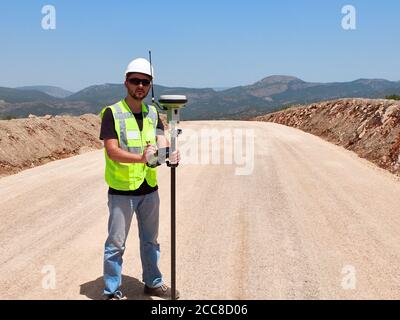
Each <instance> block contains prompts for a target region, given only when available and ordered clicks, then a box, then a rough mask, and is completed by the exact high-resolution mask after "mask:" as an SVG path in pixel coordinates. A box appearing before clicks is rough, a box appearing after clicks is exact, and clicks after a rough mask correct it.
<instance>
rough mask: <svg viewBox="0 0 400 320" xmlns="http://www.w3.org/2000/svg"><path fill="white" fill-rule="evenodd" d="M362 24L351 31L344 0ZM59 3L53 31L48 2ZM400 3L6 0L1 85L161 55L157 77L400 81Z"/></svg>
mask: <svg viewBox="0 0 400 320" xmlns="http://www.w3.org/2000/svg"><path fill="white" fill-rule="evenodd" d="M347 4H350V5H353V6H354V7H355V8H356V18H357V20H356V30H347V31H346V30H344V29H343V28H342V24H341V23H342V18H343V17H344V14H342V12H341V10H342V7H343V6H344V5H347ZM45 5H53V6H54V7H55V9H56V29H55V30H43V29H42V26H41V21H42V18H43V17H44V15H43V14H42V13H41V11H42V7H43V6H45ZM399 12H400V1H397V0H384V1H377V0H369V1H365V0H362V1H361V0H348V1H338V0H327V1H321V0H280V1H266V0H264V1H262V0H258V1H255V0H247V1H235V0H230V1H228V0H218V1H217V0H214V1H211V0H203V1H188V0H187V1H178V0H169V1H165V0H164V1H162V0H153V1H136V0H130V1H122V0H121V1H92V0H85V1H78V0H62V1H61V0H54V1H47V0H43V1H38V0H29V1H28V0H25V1H23V0H13V1H11V0H3V1H1V2H0V43H1V44H0V45H1V47H0V55H1V56H0V57H1V59H0V86H6V87H15V86H22V85H39V84H43V85H56V86H61V87H63V88H65V89H69V90H73V91H77V90H80V89H82V88H84V87H86V86H89V85H93V84H102V83H119V82H122V81H123V73H124V69H125V67H126V65H127V64H128V63H129V61H130V60H132V59H133V58H135V57H139V56H142V57H147V54H148V50H149V49H151V50H152V52H153V63H154V67H155V72H156V74H155V76H156V78H155V82H156V83H158V84H162V85H166V86H185V87H230V86H237V85H246V84H250V83H253V82H256V81H258V80H260V79H262V78H264V77H266V76H269V75H274V74H284V75H293V76H296V77H299V78H301V79H303V80H305V81H312V82H334V81H351V80H355V79H358V78H385V79H388V80H396V81H398V80H400V62H399V61H400V59H399V56H400V41H399V35H400V19H398V13H399Z"/></svg>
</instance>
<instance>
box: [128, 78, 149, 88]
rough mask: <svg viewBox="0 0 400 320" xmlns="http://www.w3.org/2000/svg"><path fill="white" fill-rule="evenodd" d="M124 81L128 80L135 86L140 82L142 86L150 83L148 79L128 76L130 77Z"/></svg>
mask: <svg viewBox="0 0 400 320" xmlns="http://www.w3.org/2000/svg"><path fill="white" fill-rule="evenodd" d="M126 81H128V82H129V83H130V84H133V85H135V86H138V85H140V84H142V85H143V87H148V86H149V85H150V83H151V81H150V80H147V79H139V78H130V79H128V80H126Z"/></svg>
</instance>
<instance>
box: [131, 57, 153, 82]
mask: <svg viewBox="0 0 400 320" xmlns="http://www.w3.org/2000/svg"><path fill="white" fill-rule="evenodd" d="M150 68H151V70H150ZM130 72H137V73H143V74H147V75H148V76H150V77H154V69H153V67H152V66H150V62H148V61H147V60H146V59H144V58H137V59H135V60H132V61H131V62H130V63H129V65H128V67H127V68H126V71H125V76H126V75H127V74H128V73H130Z"/></svg>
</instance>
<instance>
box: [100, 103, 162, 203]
mask: <svg viewBox="0 0 400 320" xmlns="http://www.w3.org/2000/svg"><path fill="white" fill-rule="evenodd" d="M133 115H134V116H135V119H136V121H137V124H138V127H139V130H140V131H142V130H143V114H142V113H141V112H140V113H133ZM157 129H159V130H158V131H157V134H159V133H158V132H164V125H163V123H162V121H161V119H160V115H159V114H158V121H157ZM100 139H101V140H105V139H118V135H117V132H116V131H115V122H114V117H113V114H112V111H111V109H110V108H108V109H106V111H105V112H104V115H103V120H102V121H101V129H100ZM156 190H158V186H155V187H151V186H149V184H148V183H147V181H146V179H145V180H144V181H143V183H142V184H141V185H140V187H139V188H138V189H136V190H133V191H121V190H116V189H113V188H111V187H110V188H109V189H108V193H109V194H114V195H129V196H141V195H145V194H149V193H151V192H154V191H156Z"/></svg>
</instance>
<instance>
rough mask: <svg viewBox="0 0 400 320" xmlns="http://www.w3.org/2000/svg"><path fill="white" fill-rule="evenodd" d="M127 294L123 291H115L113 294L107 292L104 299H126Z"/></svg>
mask: <svg viewBox="0 0 400 320" xmlns="http://www.w3.org/2000/svg"><path fill="white" fill-rule="evenodd" d="M126 299H127V298H126V296H124V295H123V293H122V292H121V291H119V290H118V291H115V292H114V293H112V294H106V295H105V296H104V300H126Z"/></svg>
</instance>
